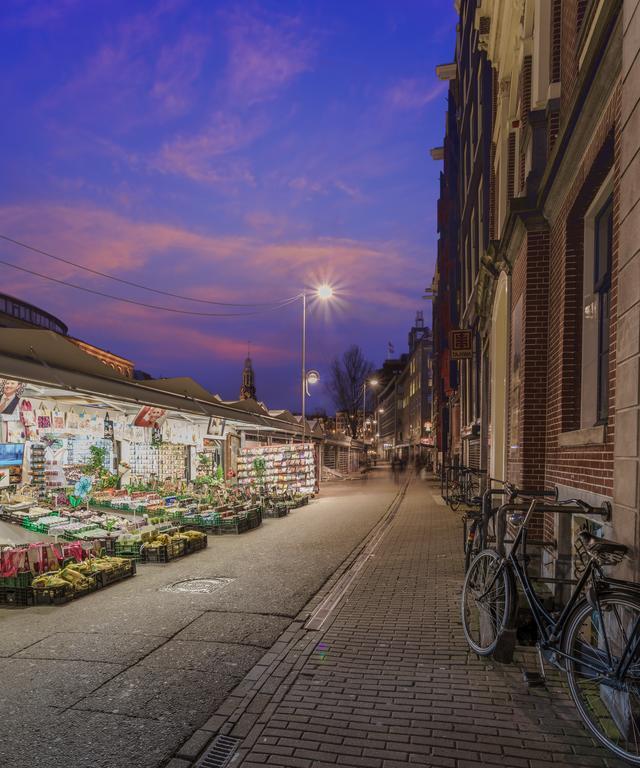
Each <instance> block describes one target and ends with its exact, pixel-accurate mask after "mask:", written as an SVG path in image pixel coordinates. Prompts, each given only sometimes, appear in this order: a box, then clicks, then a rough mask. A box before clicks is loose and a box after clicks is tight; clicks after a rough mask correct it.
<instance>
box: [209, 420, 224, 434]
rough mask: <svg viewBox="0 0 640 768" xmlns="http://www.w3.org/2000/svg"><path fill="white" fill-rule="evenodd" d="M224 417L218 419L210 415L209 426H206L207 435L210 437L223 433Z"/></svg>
mask: <svg viewBox="0 0 640 768" xmlns="http://www.w3.org/2000/svg"><path fill="white" fill-rule="evenodd" d="M225 421H226V419H220V418H218V417H217V416H211V418H210V419H209V426H208V428H207V435H211V436H212V437H214V436H215V437H222V435H224V424H225Z"/></svg>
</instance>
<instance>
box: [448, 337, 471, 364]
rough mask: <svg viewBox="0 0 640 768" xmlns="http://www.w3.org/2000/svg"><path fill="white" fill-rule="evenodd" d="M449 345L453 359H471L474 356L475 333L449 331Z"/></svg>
mask: <svg viewBox="0 0 640 768" xmlns="http://www.w3.org/2000/svg"><path fill="white" fill-rule="evenodd" d="M449 347H450V348H451V359H452V360H471V358H472V357H473V334H472V333H471V331H461V330H456V331H449Z"/></svg>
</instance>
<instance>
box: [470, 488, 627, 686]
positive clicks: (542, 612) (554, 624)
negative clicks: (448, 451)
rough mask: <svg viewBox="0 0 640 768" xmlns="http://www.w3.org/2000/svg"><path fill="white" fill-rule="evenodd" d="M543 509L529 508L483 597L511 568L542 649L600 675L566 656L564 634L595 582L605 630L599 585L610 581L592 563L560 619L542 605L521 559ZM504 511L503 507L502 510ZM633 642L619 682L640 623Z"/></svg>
mask: <svg viewBox="0 0 640 768" xmlns="http://www.w3.org/2000/svg"><path fill="white" fill-rule="evenodd" d="M503 506H504V507H509V506H514V505H508V504H507V505H503ZM539 506H541V502H540V500H539V499H533V500H532V501H531V503H530V505H529V508H528V510H527V513H526V515H525V518H524V520H523V522H522V524H521V525H520V528H519V529H518V532H517V534H516V537H515V539H514V540H513V546H512V548H511V550H510V552H509V554H508V555H507V556H506V557H505V556H504V555H503V556H502V560H501V566H500V568H498V570H497V571H496V573H495V575H494V576H493V578H492V580H491V582H490V584H489V585H488V587H487V588H486V590H485V592H484V593H483V595H481V596H480V597H484V596H485V595H487V594H489V593H490V592H491V590H492V589H493V586H494V584H495V583H496V580H497V579H498V577H499V576H500V574H501V573H502V571H503V569H505V568H507V569H508V570H509V572H510V578H513V573H515V575H516V576H517V578H518V581H519V582H520V585H521V587H522V591H523V593H524V596H525V598H526V600H527V602H528V604H529V607H530V609H531V614H532V616H533V619H534V621H535V623H536V626H537V628H538V632H539V633H540V637H541V642H540V647H541V649H545V650H547V649H552V650H553V651H554V652H555V653H557V654H558V655H559V656H561V657H563V658H567V659H571V660H572V661H575V662H577V663H579V664H581V665H582V666H585V667H590V668H591V669H593V670H594V671H595V672H600V671H601V670H600V669H599V668H598V667H596V666H593V665H592V664H589V663H588V661H585V659H576V658H575V657H573V656H571V655H569V654H567V653H565V652H564V651H563V650H562V649H561V648H560V647H559V643H560V640H561V638H562V632H563V630H564V628H565V625H566V623H567V620H568V618H569V616H570V615H571V613H572V611H573V609H574V608H575V606H576V605H577V603H578V601H579V600H580V597H581V595H582V593H583V591H584V588H585V586H586V584H587V583H588V582H589V581H590V580H591V581H592V582H593V584H594V586H595V587H596V589H595V590H594V597H595V600H594V602H595V605H594V609H595V610H596V611H597V612H598V615H599V618H600V621H601V622H602V624H603V626H604V619H603V616H602V609H601V607H600V603H599V600H598V599H597V597H598V595H597V584H598V582H599V581H602V583H603V584H604V585H605V586H606V584H607V580H606V579H605V578H604V574H602V572H601V570H600V567H599V566H598V565H597V564H596V562H595V561H593V560H591V561H590V562H589V564H588V565H587V567H586V568H585V570H584V573H583V574H582V576H581V577H580V579H579V580H578V583H577V584H576V586H575V589H574V590H573V592H572V593H571V596H570V597H569V600H568V602H567V603H566V605H565V606H564V608H563V609H562V611H561V613H560V616H559V617H558V618H557V619H554V617H553V616H552V615H551V614H550V613H549V611H547V609H546V608H545V607H544V605H543V604H542V602H541V601H540V598H539V597H538V595H537V593H536V591H535V588H534V586H533V584H532V582H531V579H530V577H529V574H528V571H527V565H526V559H525V557H523V561H524V563H521V562H520V560H519V559H518V551H519V549H520V547H522V554H523V555H525V556H526V545H527V529H528V524H529V520H530V519H531V517H532V515H533V514H535V512H536V511H537V509H538V507H539ZM542 507H543V510H542V511H544V512H559V513H564V514H583V513H584V510H583V509H581V508H574V509H570V508H567V507H553V506H549V505H542ZM501 509H502V507H501ZM594 572H596V573H597V574H598V575H600V576H601V577H602V580H600V579H598V580H593V579H592V576H593V573H594ZM631 638H632V639H633V640H634V641H635V647H634V649H633V653H627V650H628V647H629V645H631V639H630V641H629V643H628V644H627V648H626V649H625V653H624V654H623V655H622V658H621V659H620V660H619V662H618V665H617V668H616V670H615V677H616V678H617V679H620V678H621V677H622V676H623V675H624V673H625V672H626V670H627V669H628V667H629V665H630V664H631V661H632V659H633V657H634V653H635V652H636V651H637V650H640V620H638V622H636V625H635V626H634V631H633V633H632V635H631ZM605 643H606V645H607V647H606V649H605V650H606V653H607V660H608V663H609V671H610V672H613V668H612V656H611V651H610V649H609V647H608V642H607V639H606V635H605ZM550 661H551V663H553V664H554V666H557V667H559V668H561V667H560V665H559V664H558V663H557V662H556V661H554V660H550Z"/></svg>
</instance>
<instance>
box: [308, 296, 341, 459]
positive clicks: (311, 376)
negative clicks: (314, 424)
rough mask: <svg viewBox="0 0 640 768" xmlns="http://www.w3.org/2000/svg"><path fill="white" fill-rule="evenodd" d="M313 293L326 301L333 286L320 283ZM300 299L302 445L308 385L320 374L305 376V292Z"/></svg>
mask: <svg viewBox="0 0 640 768" xmlns="http://www.w3.org/2000/svg"><path fill="white" fill-rule="evenodd" d="M315 295H316V296H317V297H318V298H319V299H322V300H323V301H327V300H328V299H330V298H331V297H332V296H333V288H332V287H331V286H330V285H326V284H325V285H321V286H320V287H319V288H317V289H316V291H315ZM300 298H301V299H302V375H301V377H300V389H301V393H302V443H303V445H304V441H305V436H306V432H307V413H306V411H307V401H306V398H307V396H308V395H309V390H308V385H309V384H316V383H317V382H318V381H319V380H320V374H319V373H318V372H317V371H309V376H307V294H306V291H303V292H302V293H301V294H300Z"/></svg>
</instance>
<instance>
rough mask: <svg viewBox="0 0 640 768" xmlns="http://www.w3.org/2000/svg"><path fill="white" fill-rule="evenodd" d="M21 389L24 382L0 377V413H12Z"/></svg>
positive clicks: (22, 389)
mask: <svg viewBox="0 0 640 768" xmlns="http://www.w3.org/2000/svg"><path fill="white" fill-rule="evenodd" d="M23 391H24V384H22V382H20V381H14V380H13V379H0V413H6V414H11V413H13V412H14V411H15V409H16V406H17V405H18V401H19V400H20V397H21V395H22V393H23Z"/></svg>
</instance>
